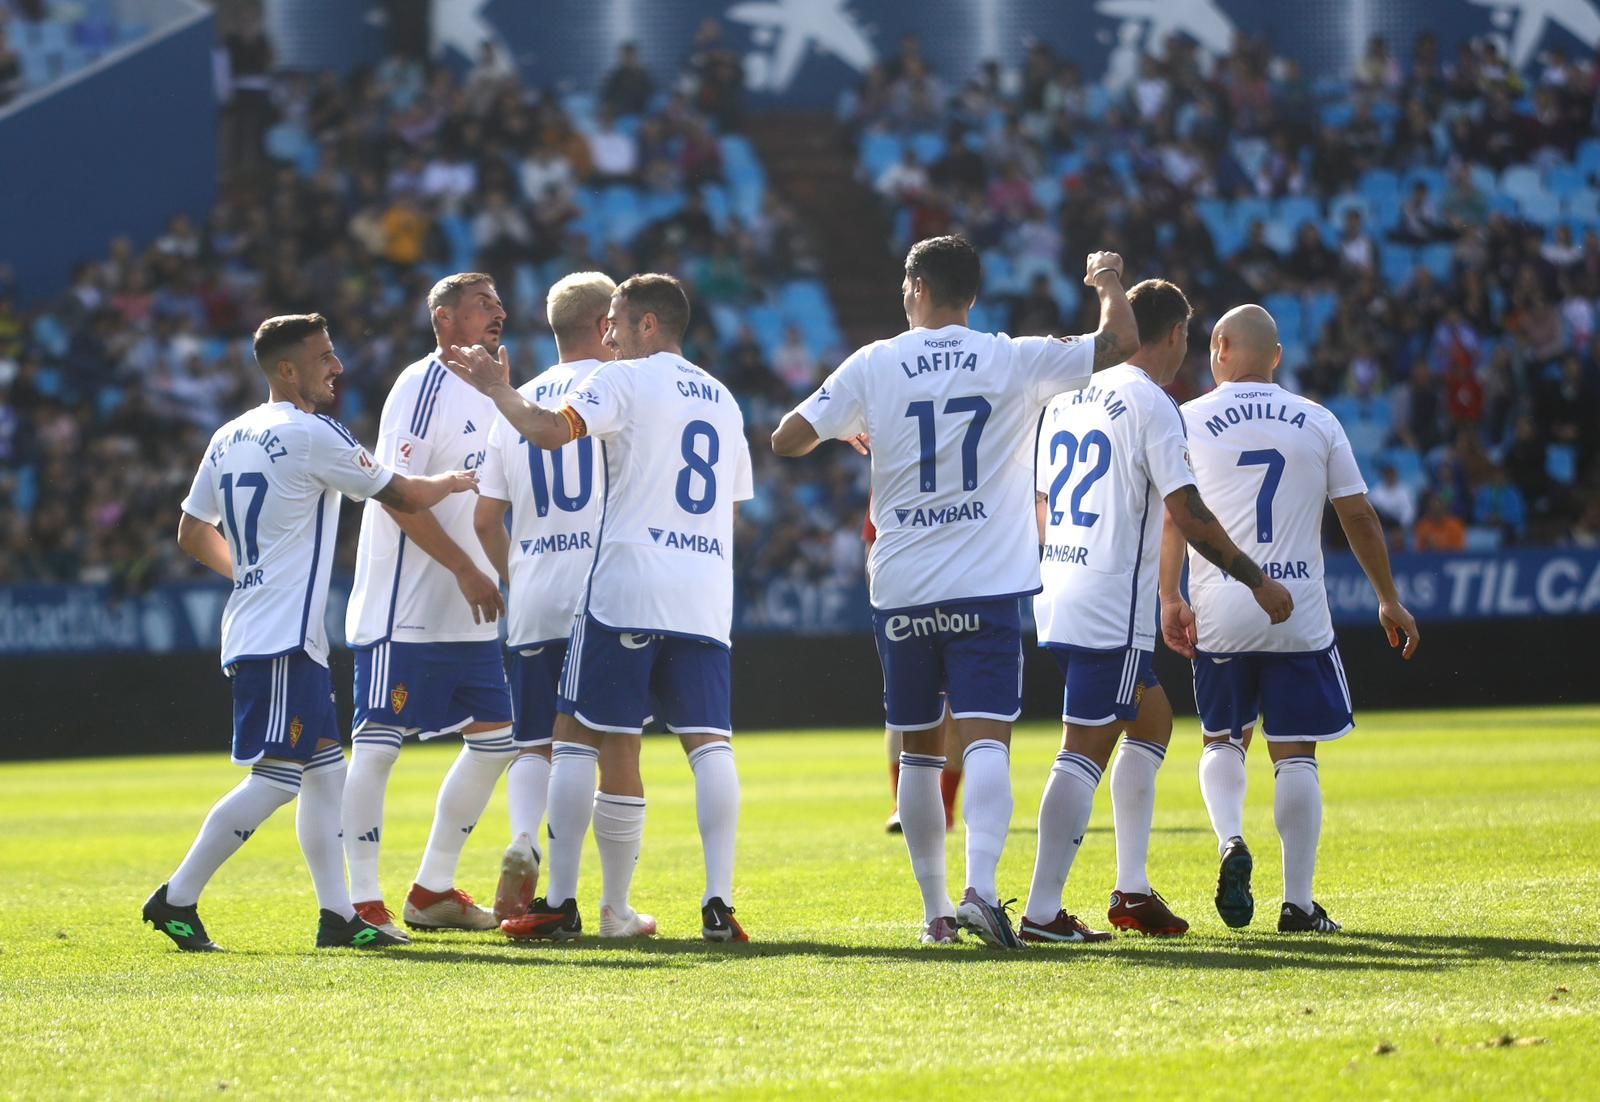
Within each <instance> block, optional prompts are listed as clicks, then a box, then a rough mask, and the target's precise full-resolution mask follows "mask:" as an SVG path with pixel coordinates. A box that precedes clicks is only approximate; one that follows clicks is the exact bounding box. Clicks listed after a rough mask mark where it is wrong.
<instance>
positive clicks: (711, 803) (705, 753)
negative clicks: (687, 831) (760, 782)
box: [689, 742, 739, 907]
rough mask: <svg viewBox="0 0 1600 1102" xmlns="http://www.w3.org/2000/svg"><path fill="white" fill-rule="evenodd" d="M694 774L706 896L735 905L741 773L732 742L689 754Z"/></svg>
mask: <svg viewBox="0 0 1600 1102" xmlns="http://www.w3.org/2000/svg"><path fill="white" fill-rule="evenodd" d="M689 768H690V769H693V770H694V810H695V818H696V819H697V820H698V821H699V823H700V847H701V848H702V849H704V850H705V854H706V894H705V895H703V896H702V897H701V898H700V905H701V906H702V907H703V906H705V905H706V903H707V902H708V901H710V900H711V899H712V898H717V899H721V900H722V901H723V902H724V903H727V904H728V905H730V906H732V904H733V852H734V843H735V842H736V840H737V836H738V833H739V770H738V769H737V768H735V766H734V763H733V744H732V743H731V742H708V743H706V744H705V745H704V746H700V747H696V748H695V749H694V751H692V752H691V753H690V754H689Z"/></svg>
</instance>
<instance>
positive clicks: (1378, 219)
mask: <svg viewBox="0 0 1600 1102" xmlns="http://www.w3.org/2000/svg"><path fill="white" fill-rule="evenodd" d="M1366 199H1367V213H1368V219H1367V228H1368V229H1370V230H1371V231H1372V232H1373V233H1379V234H1386V233H1388V232H1389V231H1390V230H1392V229H1394V228H1395V227H1396V226H1398V225H1399V224H1400V198H1399V196H1396V195H1383V196H1372V195H1369V196H1367V197H1366Z"/></svg>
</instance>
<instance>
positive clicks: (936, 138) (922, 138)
mask: <svg viewBox="0 0 1600 1102" xmlns="http://www.w3.org/2000/svg"><path fill="white" fill-rule="evenodd" d="M911 148H912V149H914V150H916V153H917V159H918V160H919V161H921V162H922V163H923V164H925V165H931V164H933V162H935V161H937V160H938V159H939V158H941V157H943V156H944V136H943V135H942V134H938V133H935V132H933V131H925V132H923V133H920V134H913V135H911Z"/></svg>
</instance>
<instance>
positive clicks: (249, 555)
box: [182, 402, 394, 668]
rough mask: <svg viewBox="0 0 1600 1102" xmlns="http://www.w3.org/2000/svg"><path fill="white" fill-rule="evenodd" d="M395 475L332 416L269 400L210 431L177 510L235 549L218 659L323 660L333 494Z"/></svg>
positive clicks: (360, 490)
mask: <svg viewBox="0 0 1600 1102" xmlns="http://www.w3.org/2000/svg"><path fill="white" fill-rule="evenodd" d="M392 478H394V472H393V471H391V470H389V469H388V468H386V467H383V466H381V465H380V464H379V463H377V462H376V461H375V460H373V458H372V457H371V456H370V455H368V454H367V450H366V449H365V448H363V447H362V446H361V445H360V444H359V443H357V441H356V438H355V437H354V436H352V435H350V431H349V430H348V429H346V428H345V427H344V426H343V425H341V424H339V422H337V421H335V420H334V419H333V418H331V417H326V416H323V415H322V414H317V413H306V412H304V411H303V410H301V409H299V408H298V407H296V406H295V405H294V404H293V403H291V402H271V403H267V404H265V405H259V406H257V407H256V408H255V409H252V410H250V411H249V412H247V413H244V414H242V415H241V416H239V417H235V418H234V419H233V420H232V421H229V422H228V423H227V424H226V425H223V426H222V427H221V428H220V429H218V430H217V431H216V433H215V434H213V435H212V437H211V443H210V445H209V446H208V447H207V448H206V457H205V459H204V460H202V461H201V463H200V469H199V470H198V471H196V472H195V476H194V482H193V483H192V484H191V485H190V487H189V495H188V496H187V497H185V498H184V499H183V506H182V508H183V511H184V512H185V513H188V514H189V515H190V516H192V517H194V518H195V519H196V520H202V521H205V522H206V523H207V524H216V525H220V526H221V528H222V532H223V535H225V536H226V537H227V538H228V546H229V547H230V548H231V549H232V551H233V595H232V596H231V597H229V598H228V604H227V607H226V608H224V609H223V610H222V665H223V667H224V668H226V667H228V666H230V665H232V664H233V663H234V662H238V661H240V660H241V659H247V658H248V659H258V658H277V657H279V656H280V655H285V654H291V653H293V652H294V651H297V650H304V651H305V652H306V654H308V655H310V656H311V658H312V659H314V660H315V661H317V662H320V663H321V664H322V665H324V666H326V665H327V664H328V631H327V626H326V625H325V624H324V622H323V619H324V615H325V613H326V610H327V606H328V576H329V573H330V572H331V571H332V570H333V545H334V541H335V539H336V538H337V537H338V534H339V495H340V494H347V495H349V496H350V497H352V498H355V499H356V500H357V501H359V500H361V499H362V498H366V497H371V496H372V495H373V494H376V493H379V492H380V491H382V489H383V488H384V487H385V486H387V485H388V484H389V482H390V480H391V479H392Z"/></svg>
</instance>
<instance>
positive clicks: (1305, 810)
mask: <svg viewBox="0 0 1600 1102" xmlns="http://www.w3.org/2000/svg"><path fill="white" fill-rule="evenodd" d="M1273 773H1274V774H1275V775H1276V777H1277V786H1276V788H1277V791H1276V793H1275V794H1274V796H1273V800H1272V817H1273V819H1274V820H1275V821H1276V822H1277V824H1278V837H1279V838H1281V839H1283V900H1284V902H1285V903H1293V904H1294V905H1295V906H1296V907H1299V908H1300V909H1301V910H1302V911H1304V912H1306V913H1307V914H1310V913H1311V908H1312V906H1313V904H1312V901H1311V880H1312V877H1313V876H1314V875H1315V874H1316V871H1317V840H1318V839H1319V838H1321V837H1322V782H1321V780H1320V779H1319V778H1318V776H1317V759H1316V758H1309V757H1306V758H1284V759H1282V760H1281V761H1279V762H1277V763H1276V764H1275V765H1274V766H1273Z"/></svg>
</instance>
